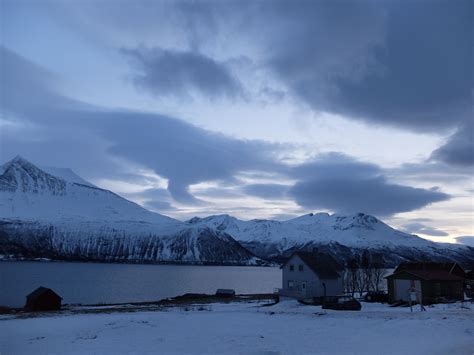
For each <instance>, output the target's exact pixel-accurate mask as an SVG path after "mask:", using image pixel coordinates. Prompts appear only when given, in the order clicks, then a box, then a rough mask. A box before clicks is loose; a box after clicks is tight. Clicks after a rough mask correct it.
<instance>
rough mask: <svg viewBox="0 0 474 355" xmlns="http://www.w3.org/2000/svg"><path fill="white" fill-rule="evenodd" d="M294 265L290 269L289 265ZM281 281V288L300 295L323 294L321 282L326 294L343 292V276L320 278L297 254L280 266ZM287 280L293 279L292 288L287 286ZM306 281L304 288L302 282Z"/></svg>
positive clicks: (318, 295)
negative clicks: (292, 269)
mask: <svg viewBox="0 0 474 355" xmlns="http://www.w3.org/2000/svg"><path fill="white" fill-rule="evenodd" d="M291 265H293V266H294V271H290V266H291ZM300 265H303V271H299V266H300ZM282 274H283V282H282V288H283V290H286V291H295V292H298V293H299V294H300V296H301V297H308V298H310V297H321V296H324V287H323V282H324V283H325V285H326V296H335V295H339V294H341V293H343V291H344V282H343V278H342V277H340V278H338V279H326V280H321V279H320V278H319V277H318V275H317V274H316V273H314V272H313V271H312V270H311V269H310V268H309V267H308V266H307V265H306V264H305V263H304V262H303V260H301V258H300V257H299V256H298V255H293V256H292V257H291V259H290V260H288V262H287V263H286V264H285V265H284V266H283V268H282ZM288 281H293V288H290V287H289V286H288ZM303 282H306V289H305V290H304V289H303V288H302V283H303Z"/></svg>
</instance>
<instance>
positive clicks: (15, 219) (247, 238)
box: [0, 157, 474, 266]
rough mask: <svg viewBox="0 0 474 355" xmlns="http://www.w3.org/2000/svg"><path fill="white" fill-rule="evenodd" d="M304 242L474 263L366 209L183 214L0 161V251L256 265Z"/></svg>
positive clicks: (19, 161) (19, 162)
mask: <svg viewBox="0 0 474 355" xmlns="http://www.w3.org/2000/svg"><path fill="white" fill-rule="evenodd" d="M297 249H305V250H314V249H318V250H319V251H322V252H328V253H331V254H332V255H334V256H335V257H336V258H338V259H339V260H340V261H343V262H347V261H348V260H349V259H351V258H354V257H357V256H360V255H362V253H366V252H369V253H370V254H371V255H373V256H374V258H376V259H377V260H380V261H382V262H383V263H384V265H387V266H389V265H396V264H398V263H399V262H400V261H403V260H438V261H448V260H455V261H458V262H461V263H465V264H468V263H474V248H472V247H468V246H463V245H454V244H440V243H434V242H431V241H428V240H426V239H423V238H419V237H417V236H415V235H409V234H406V233H402V232H400V231H397V230H395V229H393V228H391V227H390V226H388V225H387V224H385V223H383V222H382V221H380V220H378V219H377V218H375V217H373V216H370V215H366V214H363V213H358V214H354V215H349V216H342V215H336V214H333V215H329V214H327V213H318V214H308V215H304V216H301V217H298V218H294V219H291V220H288V221H273V220H250V221H242V220H239V219H237V218H234V217H231V216H229V215H218V216H210V217H206V218H198V217H195V218H193V219H191V220H189V221H187V222H181V221H178V220H176V219H173V218H170V217H166V216H163V215H160V214H158V213H153V212H150V211H148V210H146V209H144V208H142V207H140V206H139V205H137V204H135V203H133V202H130V201H128V200H126V199H124V198H122V197H120V196H118V195H116V194H114V193H113V192H111V191H108V190H104V189H100V188H98V187H96V186H94V185H92V184H90V183H89V182H87V181H85V180H83V179H82V178H80V177H79V176H77V175H75V174H74V173H73V172H72V171H71V170H69V169H54V168H44V169H40V168H39V167H37V166H35V165H33V164H31V163H30V162H28V161H27V160H25V159H23V158H21V157H17V158H15V159H13V160H11V161H10V162H8V163H6V164H5V165H3V166H1V167H0V256H1V255H4V257H5V256H6V257H9V256H12V257H26V258H36V257H47V258H53V259H66V260H95V261H114V262H177V263H205V264H230V265H258V264H262V263H265V262H264V261H263V260H262V259H266V260H274V261H281V260H283V259H285V258H286V257H288V256H289V255H290V254H291V253H292V252H293V251H294V250H297Z"/></svg>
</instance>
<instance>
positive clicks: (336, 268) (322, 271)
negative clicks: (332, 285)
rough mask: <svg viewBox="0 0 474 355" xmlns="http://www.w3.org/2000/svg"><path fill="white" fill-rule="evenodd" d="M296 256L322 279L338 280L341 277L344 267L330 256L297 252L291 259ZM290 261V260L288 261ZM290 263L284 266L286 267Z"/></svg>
mask: <svg viewBox="0 0 474 355" xmlns="http://www.w3.org/2000/svg"><path fill="white" fill-rule="evenodd" d="M294 255H297V256H299V257H300V259H301V260H303V262H304V263H305V264H306V265H307V266H308V267H309V268H310V269H311V270H312V271H313V272H315V273H316V274H318V276H319V277H320V278H322V279H337V278H339V277H340V276H341V275H340V274H339V272H340V271H342V270H343V268H342V266H341V265H340V264H339V263H338V262H337V261H336V260H335V259H334V258H333V257H332V256H331V255H329V254H324V253H310V252H304V251H297V252H295V253H293V255H292V256H291V257H290V259H291V258H292V257H293V256H294ZM290 259H288V261H289V260H290ZM288 261H287V262H286V263H285V264H284V265H286V264H287V263H288Z"/></svg>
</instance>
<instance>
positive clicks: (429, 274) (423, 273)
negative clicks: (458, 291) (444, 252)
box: [386, 270, 464, 281]
mask: <svg viewBox="0 0 474 355" xmlns="http://www.w3.org/2000/svg"><path fill="white" fill-rule="evenodd" d="M402 274H410V275H412V276H414V277H415V278H418V279H420V280H425V281H463V280H464V278H462V277H460V276H457V275H454V274H451V273H449V272H448V271H444V270H400V271H398V272H397V271H396V272H395V273H393V274H392V275H389V276H387V277H386V278H396V277H397V276H400V275H402Z"/></svg>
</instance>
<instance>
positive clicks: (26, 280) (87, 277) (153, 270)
mask: <svg viewBox="0 0 474 355" xmlns="http://www.w3.org/2000/svg"><path fill="white" fill-rule="evenodd" d="M280 284H281V270H280V269H279V268H278V267H251V266H195V265H139V264H104V263H76V262H26V261H21V262H20V261H11V262H10V261H5V262H0V305H1V306H7V307H22V306H23V305H24V304H25V296H26V295H27V294H29V293H30V292H31V291H33V290H34V289H36V288H37V287H39V286H44V287H49V288H52V289H53V290H54V291H56V292H57V293H58V294H59V295H60V296H61V297H62V298H63V304H97V303H125V302H145V301H157V300H160V299H163V298H166V297H174V296H178V295H182V294H184V293H190V292H192V293H214V292H215V291H216V289H218V288H232V289H235V291H236V293H239V294H246V293H270V292H273V290H274V288H276V287H281V286H280Z"/></svg>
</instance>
